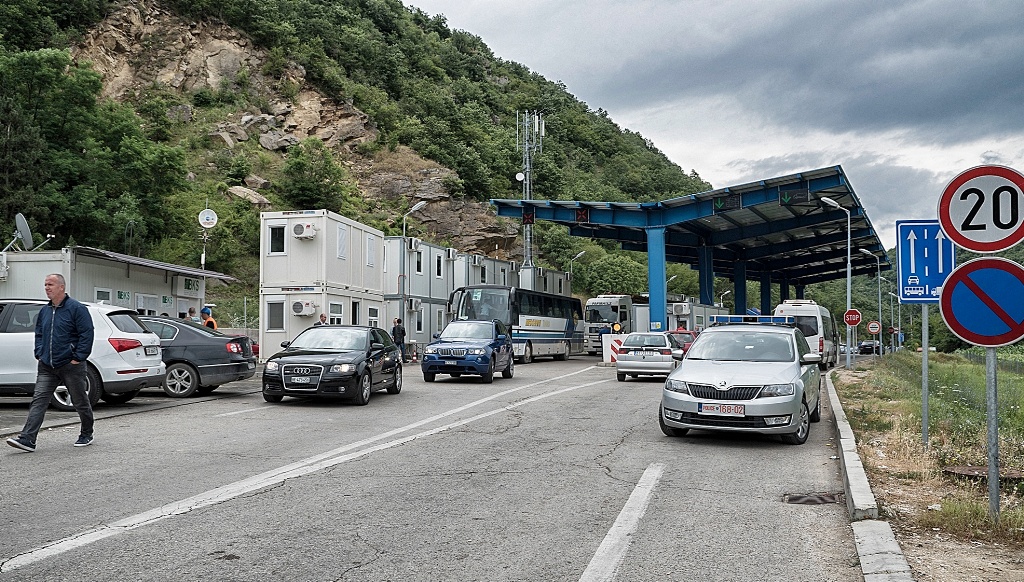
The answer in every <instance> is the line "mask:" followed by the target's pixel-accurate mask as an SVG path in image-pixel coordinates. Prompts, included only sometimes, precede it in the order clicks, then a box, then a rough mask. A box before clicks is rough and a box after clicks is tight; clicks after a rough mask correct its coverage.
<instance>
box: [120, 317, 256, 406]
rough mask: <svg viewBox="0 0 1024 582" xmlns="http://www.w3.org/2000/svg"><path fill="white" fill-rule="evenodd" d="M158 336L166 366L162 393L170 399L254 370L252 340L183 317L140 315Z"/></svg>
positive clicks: (202, 391)
mask: <svg viewBox="0 0 1024 582" xmlns="http://www.w3.org/2000/svg"><path fill="white" fill-rule="evenodd" d="M139 319H141V320H142V322H143V323H144V324H146V327H148V328H149V329H151V330H153V332H154V333H156V335H157V337H159V338H160V346H161V347H162V348H163V350H162V351H163V360H164V364H166V365H167V373H166V374H165V375H164V383H163V389H164V393H165V394H167V395H168V396H171V397H173V398H185V397H187V396H192V395H193V394H197V393H198V394H209V393H210V392H213V391H214V390H216V389H217V387H218V386H220V385H222V384H226V383H228V382H233V381H235V380H245V379H246V378H251V377H252V376H253V375H254V374H255V373H256V356H255V354H253V351H252V340H251V339H249V338H248V337H245V336H229V335H225V334H223V333H221V332H219V331H215V330H213V329H210V328H208V327H205V326H202V325H199V324H198V323H193V322H192V321H189V320H185V319H175V318H172V317H158V316H155V315H140V316H139Z"/></svg>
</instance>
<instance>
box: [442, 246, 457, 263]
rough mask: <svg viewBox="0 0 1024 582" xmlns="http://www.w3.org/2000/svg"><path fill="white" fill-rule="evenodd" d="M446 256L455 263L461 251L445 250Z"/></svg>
mask: <svg viewBox="0 0 1024 582" xmlns="http://www.w3.org/2000/svg"><path fill="white" fill-rule="evenodd" d="M444 256H445V258H446V259H448V260H449V261H454V260H455V258H456V257H458V256H459V249H445V251H444Z"/></svg>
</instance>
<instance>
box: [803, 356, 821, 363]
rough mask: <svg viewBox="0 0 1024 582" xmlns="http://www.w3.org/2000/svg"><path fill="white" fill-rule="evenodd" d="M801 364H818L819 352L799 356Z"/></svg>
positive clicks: (819, 361) (819, 359)
mask: <svg viewBox="0 0 1024 582" xmlns="http://www.w3.org/2000/svg"><path fill="white" fill-rule="evenodd" d="M800 363H801V364H818V363H821V354H811V353H807V354H804V355H803V356H801V357H800Z"/></svg>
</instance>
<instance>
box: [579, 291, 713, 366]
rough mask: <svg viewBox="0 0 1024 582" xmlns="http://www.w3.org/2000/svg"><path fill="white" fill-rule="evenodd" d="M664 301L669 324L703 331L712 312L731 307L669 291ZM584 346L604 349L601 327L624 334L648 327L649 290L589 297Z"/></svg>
mask: <svg viewBox="0 0 1024 582" xmlns="http://www.w3.org/2000/svg"><path fill="white" fill-rule="evenodd" d="M667 300H668V301H667V303H666V305H665V313H666V315H667V317H668V327H666V328H665V331H669V330H674V329H679V328H683V329H692V330H695V331H702V330H703V329H704V328H705V327H706V326H707V322H708V317H709V316H711V315H728V314H729V310H728V309H725V308H723V307H717V306H714V305H702V304H700V303H697V302H696V301H694V300H693V299H692V298H688V297H684V296H682V295H669V296H668V297H667ZM583 320H584V330H583V333H584V336H583V342H584V348H585V349H586V350H587V353H588V354H590V355H592V356H593V355H596V354H598V353H600V352H601V333H602V332H601V330H602V329H604V330H605V333H617V334H625V333H631V332H634V331H648V330H649V329H650V325H651V306H650V299H649V297H648V295H647V294H643V295H614V294H608V295H598V296H597V297H593V298H591V299H588V300H587V303H586V306H585V307H584V309H583Z"/></svg>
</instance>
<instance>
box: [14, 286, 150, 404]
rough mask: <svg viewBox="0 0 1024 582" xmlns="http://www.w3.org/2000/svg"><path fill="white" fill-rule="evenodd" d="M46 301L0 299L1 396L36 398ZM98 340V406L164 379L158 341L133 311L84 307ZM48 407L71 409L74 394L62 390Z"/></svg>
mask: <svg viewBox="0 0 1024 582" xmlns="http://www.w3.org/2000/svg"><path fill="white" fill-rule="evenodd" d="M47 303H48V302H47V301H46V300H45V299H0V353H2V354H4V358H3V359H2V360H0V396H32V393H33V392H34V391H35V384H36V368H37V365H38V362H37V361H36V358H35V329H36V317H37V316H38V315H39V311H40V310H41V309H43V308H45V307H46V305H47ZM85 305H86V306H87V307H88V308H89V314H90V315H92V323H93V326H94V327H95V330H96V332H95V338H94V339H93V344H92V354H90V355H89V359H88V364H89V369H88V371H87V374H86V377H87V378H88V390H89V400H91V401H92V403H93V404H96V403H97V402H98V401H99V399H100V398H103V400H104V401H105V402H110V403H115V404H119V403H122V402H128V401H129V400H131V399H132V398H134V397H135V395H136V394H138V393H139V391H140V390H142V389H143V388H151V387H155V386H160V385H161V383H162V382H163V379H164V372H165V371H166V370H165V368H164V363H163V360H162V359H161V357H160V338H158V337H157V336H156V334H155V333H153V332H151V331H149V330H148V329H146V326H145V325H143V323H142V322H141V321H140V320H139V318H138V314H136V312H135V311H132V310H131V309H127V308H124V307H114V306H112V305H99V304H95V303H86V304H85ZM50 405H51V406H53V407H54V408H56V409H57V410H64V411H73V410H74V409H75V407H74V405H73V404H72V403H71V395H70V394H69V393H68V390H67V388H66V387H65V386H63V385H62V386H58V387H57V391H56V392H55V393H54V395H53V398H52V399H51V400H50Z"/></svg>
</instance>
